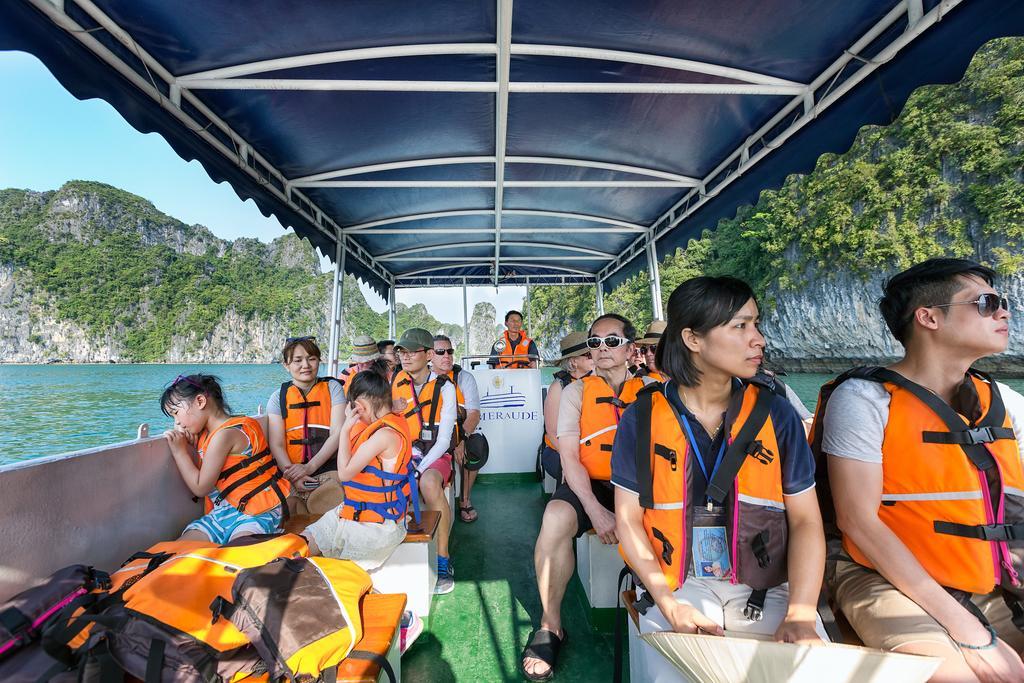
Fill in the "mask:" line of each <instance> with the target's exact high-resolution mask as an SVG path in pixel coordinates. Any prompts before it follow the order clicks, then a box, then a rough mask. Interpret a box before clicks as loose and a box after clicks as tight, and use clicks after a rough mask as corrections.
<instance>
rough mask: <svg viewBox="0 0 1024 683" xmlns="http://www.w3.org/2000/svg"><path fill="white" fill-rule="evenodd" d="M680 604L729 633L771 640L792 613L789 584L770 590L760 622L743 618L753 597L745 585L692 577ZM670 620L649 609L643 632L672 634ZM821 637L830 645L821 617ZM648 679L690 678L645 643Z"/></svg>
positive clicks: (677, 594) (665, 681) (674, 680)
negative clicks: (695, 611)
mask: <svg viewBox="0 0 1024 683" xmlns="http://www.w3.org/2000/svg"><path fill="white" fill-rule="evenodd" d="M672 595H673V596H674V597H675V599H676V600H677V601H679V602H682V603H686V604H687V605H690V606H692V607H695V608H697V609H698V610H700V612H701V613H702V614H703V615H704V616H706V617H707V618H708V619H710V620H711V621H713V622H715V623H716V624H718V625H719V626H721V627H722V628H724V629H725V630H727V631H734V632H738V633H756V634H758V635H765V636H771V635H774V634H775V631H777V630H778V628H779V624H781V623H782V620H783V619H784V618H785V616H786V611H787V610H788V609H789V584H788V583H784V584H782V585H781V586H776V587H775V588H771V589H769V590H768V594H767V595H766V596H765V600H764V612H763V615H764V616H763V618H762V619H761V621H751V620H750V619H747V618H746V617H745V616H743V608H744V607H746V606H747V599H748V598H749V597H750V587H749V586H745V585H743V584H732V583H729V581H725V580H722V579H705V578H697V577H695V576H690V577H688V578H687V579H686V583H684V584H683V585H682V586H681V587H680V588H677V589H676V591H675V592H674V593H673V594H672ZM671 630H672V627H671V626H669V623H668V620H667V619H666V618H665V617H664V615H662V613H661V610H660V609H658V606H657V605H652V606H651V607H649V608H648V609H647V613H646V614H641V615H640V632H641V633H651V632H653V631H671ZM816 630H817V631H818V635H819V636H821V639H822V640H824V641H826V642H827V641H828V635H827V634H826V633H825V627H824V626H823V625H822V623H821V617H818V621H817V627H816ZM642 656H643V657H644V666H645V667H646V672H647V677H646V678H645V681H651V682H652V683H655V682H656V683H668V682H669V681H671V682H672V683H677V682H679V681H686V680H687V678H686V677H685V676H683V674H682V673H681V672H680V671H679V669H677V668H676V667H675V666H674V665H673V664H672V663H671V662H670V661H668V660H667V659H665V657H663V656H662V655H661V653H660V652H658V651H657V650H655V649H654V648H653V647H652V646H650V645H647V644H646V643H644V646H643V649H642Z"/></svg>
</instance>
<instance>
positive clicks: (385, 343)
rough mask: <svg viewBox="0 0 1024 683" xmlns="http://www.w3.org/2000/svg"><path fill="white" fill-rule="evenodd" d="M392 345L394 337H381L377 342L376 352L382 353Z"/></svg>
mask: <svg viewBox="0 0 1024 683" xmlns="http://www.w3.org/2000/svg"><path fill="white" fill-rule="evenodd" d="M394 345H395V340H394V339H381V340H380V341H379V342H377V353H384V352H385V351H387V350H388V347H389V346H394Z"/></svg>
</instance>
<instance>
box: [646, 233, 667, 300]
mask: <svg viewBox="0 0 1024 683" xmlns="http://www.w3.org/2000/svg"><path fill="white" fill-rule="evenodd" d="M647 277H648V279H649V280H650V281H651V313H652V314H653V315H654V319H655V320H664V313H662V308H661V272H660V270H659V269H658V250H657V248H656V247H655V246H654V240H653V239H652V240H651V241H650V242H648V243H647Z"/></svg>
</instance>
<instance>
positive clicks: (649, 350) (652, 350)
mask: <svg viewBox="0 0 1024 683" xmlns="http://www.w3.org/2000/svg"><path fill="white" fill-rule="evenodd" d="M641 348H642V349H643V352H644V355H645V356H653V355H655V354H656V353H657V351H658V347H657V346H643V347H641Z"/></svg>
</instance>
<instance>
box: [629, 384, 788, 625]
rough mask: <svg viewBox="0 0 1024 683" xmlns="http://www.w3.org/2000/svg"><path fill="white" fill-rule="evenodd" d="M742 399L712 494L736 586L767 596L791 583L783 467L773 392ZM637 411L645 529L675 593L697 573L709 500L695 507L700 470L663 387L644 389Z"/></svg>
mask: <svg viewBox="0 0 1024 683" xmlns="http://www.w3.org/2000/svg"><path fill="white" fill-rule="evenodd" d="M734 396H735V398H734V400H733V405H732V406H730V409H729V411H728V413H727V415H726V424H727V425H728V430H729V431H728V434H729V439H728V446H727V448H726V451H725V454H724V456H723V458H722V462H721V465H720V466H719V468H718V469H717V471H716V472H715V474H714V475H712V480H711V483H710V484H709V485H708V489H707V491H708V496H709V497H710V498H712V499H713V500H714V502H716V503H718V504H720V505H724V507H725V511H726V515H725V516H726V529H727V538H728V541H729V543H730V549H729V558H730V564H731V565H732V566H731V568H730V580H731V581H732V583H742V584H745V585H747V586H750V587H751V588H753V589H755V590H762V589H767V588H771V587H773V586H777V585H779V584H781V583H783V582H785V581H786V580H787V579H786V559H787V537H788V526H787V524H786V514H785V509H786V505H785V502H784V500H783V494H782V467H781V458H780V453H779V445H778V439H777V438H776V434H775V427H774V425H773V423H772V419H771V416H770V414H769V408H770V406H771V402H772V396H773V392H772V391H771V390H770V389H768V388H766V387H763V386H760V385H758V384H756V383H753V382H751V383H750V384H747V386H746V387H745V388H744V389H743V391H742V393H737V394H735V395H734ZM634 410H636V411H637V425H638V426H637V444H636V466H637V485H638V487H639V491H638V493H639V496H640V506H641V507H642V508H643V525H644V530H645V531H646V532H647V538H648V539H649V540H650V543H651V548H652V549H653V550H654V554H655V555H656V556H657V558H658V564H659V565H660V566H661V570H662V572H663V573H664V574H665V579H666V581H668V585H669V588H670V589H672V590H675V589H676V588H678V587H679V586H680V585H682V583H683V582H684V581H685V580H686V577H687V570H688V569H689V566H690V561H691V557H692V554H691V544H692V541H693V511H694V508H695V507H700V506H702V505H704V503H705V501H703V500H700V501H693V500H688V496H689V491H690V482H691V480H692V478H693V476H694V472H693V471H694V469H695V467H694V463H693V462H692V458H691V457H690V453H691V451H692V448H691V447H690V445H689V443H688V440H687V436H686V434H685V432H684V430H683V428H682V426H681V422H680V417H679V415H678V414H677V413H676V410H675V408H673V406H672V404H671V403H670V402H669V400H668V398H667V397H666V396H665V393H664V388H663V386H662V385H660V384H659V385H654V386H650V387H649V388H647V389H645V390H643V391H642V392H641V393H640V395H639V397H638V398H637V401H636V408H634ZM646 426H649V428H650V431H649V432H648V431H647V430H646V429H645V427H646ZM697 476H703V475H699V474H698V475H697ZM620 552H621V548H620ZM623 557H625V555H624V554H623ZM627 561H628V560H627ZM760 600H761V602H760V607H763V597H762V598H760ZM760 607H759V608H760Z"/></svg>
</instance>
